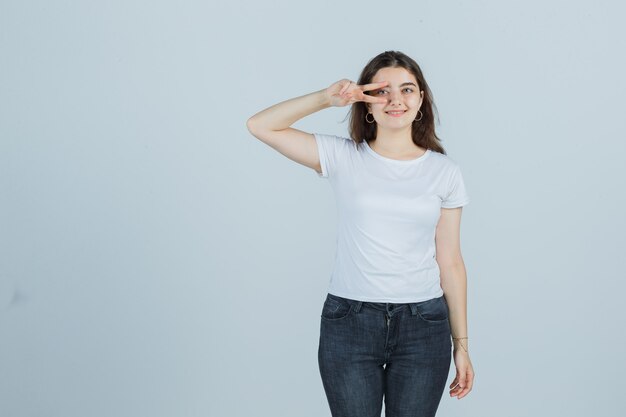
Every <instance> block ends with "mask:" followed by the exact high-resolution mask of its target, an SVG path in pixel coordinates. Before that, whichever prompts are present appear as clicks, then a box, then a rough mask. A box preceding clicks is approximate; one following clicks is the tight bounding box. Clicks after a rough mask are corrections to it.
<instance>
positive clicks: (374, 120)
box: [365, 113, 376, 123]
mask: <svg viewBox="0 0 626 417" xmlns="http://www.w3.org/2000/svg"><path fill="white" fill-rule="evenodd" d="M370 114H371V115H372V117H374V114H373V113H367V114H366V115H365V121H366V122H367V123H374V122H375V121H376V119H374V120H372V121H371V122H370V121H369V120H367V116H369V115H370Z"/></svg>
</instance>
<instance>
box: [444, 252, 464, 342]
mask: <svg viewBox="0 0 626 417" xmlns="http://www.w3.org/2000/svg"><path fill="white" fill-rule="evenodd" d="M440 272H441V288H442V289H443V293H444V295H445V297H446V302H447V303H448V312H449V317H450V330H451V333H452V337H469V335H468V334H467V275H466V271H465V265H464V264H463V262H461V263H458V264H455V265H452V266H446V267H442V266H440ZM468 342H469V339H461V340H454V348H455V349H457V348H459V349H463V347H464V348H465V349H467V350H468V351H469V345H468ZM461 345H462V346H463V347H461Z"/></svg>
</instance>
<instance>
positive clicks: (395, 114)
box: [385, 110, 406, 116]
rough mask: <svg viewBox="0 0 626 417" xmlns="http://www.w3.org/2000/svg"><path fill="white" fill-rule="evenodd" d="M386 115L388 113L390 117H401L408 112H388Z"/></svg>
mask: <svg viewBox="0 0 626 417" xmlns="http://www.w3.org/2000/svg"><path fill="white" fill-rule="evenodd" d="M385 113H387V114H388V115H390V116H401V115H403V114H404V113H406V110H401V111H395V110H394V111H386V112H385Z"/></svg>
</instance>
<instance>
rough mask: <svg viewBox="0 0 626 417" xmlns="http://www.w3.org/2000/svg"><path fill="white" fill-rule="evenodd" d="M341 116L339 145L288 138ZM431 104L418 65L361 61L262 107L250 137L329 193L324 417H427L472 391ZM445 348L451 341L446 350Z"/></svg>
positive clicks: (448, 189)
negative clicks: (333, 231) (334, 224)
mask: <svg viewBox="0 0 626 417" xmlns="http://www.w3.org/2000/svg"><path fill="white" fill-rule="evenodd" d="M348 104H350V105H351V106H352V108H351V113H350V115H351V117H350V131H349V133H350V138H347V137H341V136H334V135H329V134H321V133H314V134H310V133H306V132H303V131H301V130H297V129H294V128H292V127H290V126H291V125H292V124H293V123H295V122H296V121H297V120H299V119H301V118H303V117H305V116H307V115H309V114H311V113H314V112H316V111H319V110H322V109H325V108H328V107H331V106H337V107H342V106H346V105H348ZM433 106H434V104H433V99H432V95H431V92H430V89H429V87H428V84H427V83H426V80H425V79H424V76H423V74H422V71H421V69H420V67H419V66H418V65H417V63H416V62H415V61H414V60H413V59H411V58H410V57H408V56H406V55H405V54H403V53H401V52H397V51H386V52H384V53H382V54H380V55H378V56H376V57H374V58H373V59H372V60H371V61H370V62H369V63H368V64H367V65H366V66H365V68H364V69H363V71H362V72H361V76H360V78H359V80H358V82H357V83H354V82H352V81H350V80H346V79H343V80H340V81H337V82H336V83H334V84H332V85H331V86H330V87H328V88H326V89H323V90H320V91H317V92H314V93H310V94H307V95H304V96H301V97H297V98H293V99H290V100H287V101H284V102H281V103H278V104H276V105H274V106H271V107H269V108H267V109H265V110H263V111H261V112H259V113H257V114H255V115H254V116H252V117H251V118H250V119H249V120H248V122H247V127H248V129H249V131H250V132H251V133H252V134H253V135H254V136H255V137H257V138H258V139H260V140H261V141H263V142H264V143H266V144H267V145H269V146H271V147H272V148H274V149H276V150H277V151H278V152H280V153H282V154H283V155H285V156H286V157H288V158H290V159H291V160H293V161H296V162H298V163H300V164H302V165H304V166H307V167H309V168H312V169H313V170H315V171H316V172H317V175H318V176H319V177H320V178H326V179H328V181H329V182H330V184H331V186H332V188H333V191H334V193H335V198H336V202H337V208H338V221H339V224H338V229H337V254H336V257H335V264H334V268H333V273H332V276H331V279H330V284H329V287H328V294H327V295H326V300H325V302H324V306H323V308H322V311H321V324H320V339H319V349H318V360H319V370H320V374H321V377H322V383H323V386H324V390H325V392H326V397H327V399H328V403H329V406H330V410H331V414H332V415H333V417H348V416H359V417H370V416H380V413H381V409H382V401H383V398H384V404H385V414H386V415H387V416H423V417H426V416H434V415H435V414H436V412H437V408H438V407H439V403H440V401H441V397H442V395H443V391H444V388H445V383H446V380H447V378H448V373H449V370H450V358H451V356H452V354H451V348H452V347H453V348H454V349H453V354H454V363H455V366H456V377H455V379H454V381H453V382H452V384H451V385H450V392H449V393H450V396H456V397H457V399H461V398H463V397H464V396H466V395H467V394H468V393H469V392H470V390H471V389H472V385H473V380H474V371H473V368H472V364H471V361H470V358H469V353H468V338H467V280H466V272H465V265H464V263H463V258H462V256H461V249H460V223H461V210H462V206H465V205H466V204H468V203H469V201H470V200H469V196H468V194H467V192H466V189H465V184H464V182H463V177H462V175H461V171H460V168H459V165H458V164H457V163H456V162H455V161H454V160H453V159H451V158H450V157H448V156H447V155H446V153H445V151H444V149H443V148H442V146H441V144H440V143H439V138H438V137H437V135H436V134H435V126H434V125H435V122H434V113H433ZM451 337H452V341H451V340H450V338H451Z"/></svg>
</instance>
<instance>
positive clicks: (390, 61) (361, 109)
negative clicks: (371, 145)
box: [349, 51, 446, 155]
mask: <svg viewBox="0 0 626 417" xmlns="http://www.w3.org/2000/svg"><path fill="white" fill-rule="evenodd" d="M387 67H396V68H397V67H401V68H404V69H406V70H407V71H409V72H410V73H411V74H413V75H414V76H415V79H416V80H417V84H418V87H419V89H420V90H423V91H424V98H423V101H422V105H421V107H420V111H421V112H422V119H421V120H419V121H414V122H413V128H412V129H411V136H412V137H413V142H414V143H415V144H416V145H417V146H420V147H422V148H426V149H431V150H433V151H435V152H439V153H442V154H444V155H445V154H446V152H445V150H444V149H443V147H442V146H441V144H440V142H441V139H439V137H438V136H437V134H436V133H435V116H434V114H435V112H436V111H437V107H436V106H435V103H434V101H433V96H432V93H431V91H430V88H429V87H428V83H427V82H426V80H425V79H424V75H423V74H422V70H421V68H420V67H419V65H417V62H415V61H414V60H413V59H412V58H410V57H409V56H407V55H405V54H403V53H402V52H399V51H385V52H383V53H381V54H379V55H377V56H375V57H374V58H372V59H371V60H370V61H369V62H368V63H367V65H366V66H365V68H363V71H361V76H360V77H359V80H358V81H357V84H358V85H364V84H369V83H371V82H372V79H373V78H374V75H376V72H378V70H379V69H381V68H387ZM370 93H371V92H370V91H366V92H365V94H370ZM433 110H434V111H433ZM367 113H368V111H367V106H366V103H365V102H363V101H357V102H356V103H353V104H352V107H351V109H350V126H349V133H350V137H351V138H352V139H353V140H354V141H355V142H356V143H357V144H358V143H361V142H362V141H363V140H366V141H368V142H369V141H371V140H375V139H376V122H374V123H367V122H366V121H365V116H367ZM437 119H439V114H438V113H437Z"/></svg>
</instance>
